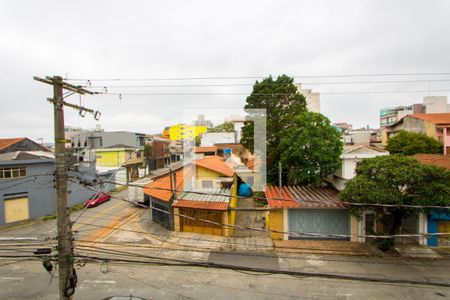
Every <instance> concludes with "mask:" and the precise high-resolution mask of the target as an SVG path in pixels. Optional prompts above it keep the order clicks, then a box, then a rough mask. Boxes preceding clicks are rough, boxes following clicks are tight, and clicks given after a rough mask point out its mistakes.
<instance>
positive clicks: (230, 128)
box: [208, 122, 234, 132]
mask: <svg viewBox="0 0 450 300" xmlns="http://www.w3.org/2000/svg"><path fill="white" fill-rule="evenodd" d="M208 132H234V124H233V123H232V122H225V123H222V124H220V125H217V126H216V127H213V128H210V129H208Z"/></svg>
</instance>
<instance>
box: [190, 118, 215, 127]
mask: <svg viewBox="0 0 450 300" xmlns="http://www.w3.org/2000/svg"><path fill="white" fill-rule="evenodd" d="M194 125H195V126H205V127H207V128H212V127H213V123H212V122H211V120H205V115H197V120H195V121H194Z"/></svg>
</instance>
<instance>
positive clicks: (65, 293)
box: [33, 76, 99, 299]
mask: <svg viewBox="0 0 450 300" xmlns="http://www.w3.org/2000/svg"><path fill="white" fill-rule="evenodd" d="M33 79H34V80H37V81H40V82H43V83H46V84H49V85H52V86H53V98H50V99H47V100H48V101H50V102H52V103H53V113H54V131H55V132H54V133H55V189H56V213H57V217H58V220H57V232H58V267H59V297H60V299H72V295H73V293H74V292H75V287H76V284H77V275H76V273H75V269H74V268H73V260H74V257H73V248H72V230H71V226H72V224H71V222H70V215H69V209H68V205H67V166H66V142H67V141H66V139H65V134H64V106H69V107H72V108H75V109H78V110H79V111H80V115H83V112H90V113H94V116H95V117H96V118H97V117H98V116H99V112H94V111H93V110H92V109H87V108H85V107H82V106H77V105H74V104H71V103H67V102H65V101H64V96H63V90H68V91H70V94H74V93H77V94H91V95H92V94H94V93H93V92H91V91H88V90H85V89H83V88H81V87H77V86H74V85H71V84H69V83H67V82H64V81H63V79H62V77H60V76H53V77H46V78H45V79H43V78H39V77H34V78H33Z"/></svg>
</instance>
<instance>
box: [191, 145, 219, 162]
mask: <svg viewBox="0 0 450 300" xmlns="http://www.w3.org/2000/svg"><path fill="white" fill-rule="evenodd" d="M194 155H195V159H203V158H205V157H207V156H216V155H217V147H215V146H212V147H195V148H194Z"/></svg>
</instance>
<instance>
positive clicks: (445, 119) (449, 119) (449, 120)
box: [409, 113, 450, 124]
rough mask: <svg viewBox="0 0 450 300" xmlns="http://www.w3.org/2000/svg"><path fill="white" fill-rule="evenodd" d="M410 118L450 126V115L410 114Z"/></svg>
mask: <svg viewBox="0 0 450 300" xmlns="http://www.w3.org/2000/svg"><path fill="white" fill-rule="evenodd" d="M409 116H411V117H413V118H416V119H421V120H425V121H430V122H432V123H435V124H450V113H437V114H410V115H409Z"/></svg>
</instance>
